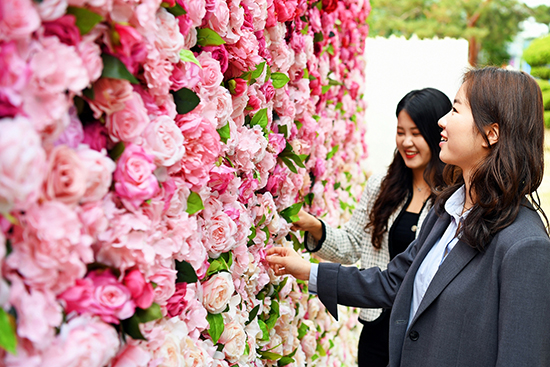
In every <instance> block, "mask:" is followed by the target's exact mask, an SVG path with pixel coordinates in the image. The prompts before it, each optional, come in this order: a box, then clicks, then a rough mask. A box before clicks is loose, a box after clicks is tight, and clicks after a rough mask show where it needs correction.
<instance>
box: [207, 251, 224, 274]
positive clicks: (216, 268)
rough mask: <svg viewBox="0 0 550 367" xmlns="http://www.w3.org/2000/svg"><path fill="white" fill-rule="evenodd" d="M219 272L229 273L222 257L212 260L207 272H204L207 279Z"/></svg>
mask: <svg viewBox="0 0 550 367" xmlns="http://www.w3.org/2000/svg"><path fill="white" fill-rule="evenodd" d="M220 271H229V266H228V265H227V262H226V261H225V259H224V258H223V257H221V256H220V257H218V258H217V259H214V260H212V262H211V263H210V266H209V267H208V270H207V271H206V276H207V277H209V276H211V275H213V274H216V273H219V272H220Z"/></svg>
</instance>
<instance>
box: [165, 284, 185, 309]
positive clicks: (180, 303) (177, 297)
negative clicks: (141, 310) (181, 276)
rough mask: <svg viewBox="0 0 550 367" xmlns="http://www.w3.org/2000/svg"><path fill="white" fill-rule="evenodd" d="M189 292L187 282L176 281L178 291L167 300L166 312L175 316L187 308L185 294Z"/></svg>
mask: <svg viewBox="0 0 550 367" xmlns="http://www.w3.org/2000/svg"><path fill="white" fill-rule="evenodd" d="M186 293H187V283H176V291H175V292H174V294H173V295H172V297H170V299H169V300H168V301H167V302H166V312H167V313H168V316H170V317H175V316H179V315H181V313H182V312H183V311H184V310H185V309H186V308H187V301H186V299H185V294H186Z"/></svg>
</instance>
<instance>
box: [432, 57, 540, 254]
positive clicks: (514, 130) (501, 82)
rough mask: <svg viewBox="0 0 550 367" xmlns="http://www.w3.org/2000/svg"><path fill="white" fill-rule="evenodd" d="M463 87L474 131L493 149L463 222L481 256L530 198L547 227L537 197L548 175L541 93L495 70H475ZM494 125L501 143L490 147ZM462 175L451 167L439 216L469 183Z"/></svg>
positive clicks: (522, 78) (529, 82) (528, 80)
mask: <svg viewBox="0 0 550 367" xmlns="http://www.w3.org/2000/svg"><path fill="white" fill-rule="evenodd" d="M463 82H464V88H465V94H466V99H467V102H468V104H469V105H470V108H471V110H472V115H473V118H474V123H475V126H476V128H477V130H478V131H479V133H480V134H481V135H482V136H483V137H484V139H485V141H486V142H487V143H488V146H489V149H490V150H489V153H488V155H487V157H486V158H485V159H484V161H483V162H481V163H480V164H479V165H478V166H477V167H476V168H475V171H474V172H473V174H472V175H471V182H470V197H472V198H473V199H474V201H475V203H474V205H473V206H472V208H471V211H470V212H469V213H468V216H467V217H466V219H465V220H464V225H463V226H462V230H461V236H462V237H461V238H462V240H463V241H465V242H466V243H468V244H469V245H470V246H472V247H474V248H477V249H478V250H480V251H482V250H484V249H485V247H486V246H487V245H488V244H489V242H490V241H491V239H492V238H493V236H494V235H495V234H496V233H497V232H498V231H499V230H501V229H503V228H506V227H507V226H509V225H510V224H511V223H512V222H513V221H514V220H515V219H516V217H517V215H518V212H519V209H520V206H521V205H522V201H523V200H524V198H525V197H526V196H528V197H529V198H530V200H531V203H532V204H533V206H534V207H535V209H537V210H539V211H540V212H541V215H542V216H543V217H544V219H545V221H546V225H547V226H548V219H547V218H546V215H545V214H544V211H543V210H542V208H541V207H540V202H539V200H538V195H537V194H536V190H537V188H538V187H539V186H540V184H541V182H542V177H543V171H544V119H543V103H542V92H541V90H540V87H539V86H538V84H537V82H536V81H535V80H534V79H533V78H532V77H531V76H530V75H528V74H526V73H524V72H519V71H510V70H504V69H499V68H495V67H487V68H483V69H474V70H470V71H468V72H467V73H466V74H465V75H464V80H463ZM494 123H496V124H498V127H499V139H498V141H497V142H496V143H495V144H493V145H490V144H489V140H488V138H487V136H486V134H485V130H484V128H485V127H487V126H491V125H492V124H494ZM461 173H462V172H461V171H460V168H458V167H456V166H452V165H449V166H447V167H446V169H445V172H444V175H445V179H446V180H447V181H448V183H449V186H448V187H447V188H446V189H444V190H443V191H442V192H441V194H440V195H439V196H438V198H437V200H436V203H435V208H436V211H437V213H440V214H441V213H442V212H443V210H444V205H445V202H446V201H447V199H448V198H449V197H450V196H451V195H452V194H453V193H454V192H455V191H456V190H457V188H459V187H460V186H462V185H463V184H464V178H463V177H462V174H461Z"/></svg>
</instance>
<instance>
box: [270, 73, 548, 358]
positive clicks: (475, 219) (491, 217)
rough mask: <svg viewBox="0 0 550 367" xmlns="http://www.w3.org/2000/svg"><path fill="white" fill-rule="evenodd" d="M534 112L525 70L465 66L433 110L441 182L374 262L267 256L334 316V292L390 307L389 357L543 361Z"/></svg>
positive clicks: (538, 102)
mask: <svg viewBox="0 0 550 367" xmlns="http://www.w3.org/2000/svg"><path fill="white" fill-rule="evenodd" d="M542 112H543V104H542V93H541V90H540V88H539V87H538V85H537V83H536V82H535V80H534V79H533V78H532V77H531V76H529V75H528V74H526V73H523V72H516V71H509V70H504V69H498V68H484V69H475V70H470V71H468V72H467V73H466V74H465V76H464V81H463V84H462V86H461V87H460V89H459V91H458V93H457V95H456V98H455V100H454V103H453V108H452V111H451V112H450V113H449V114H447V115H445V116H444V117H443V118H441V119H440V121H439V125H440V126H441V128H442V129H443V130H442V133H441V142H440V147H441V153H440V157H441V160H442V161H443V162H445V163H447V165H448V166H447V167H446V169H445V178H446V180H447V181H448V184H449V185H448V186H447V188H445V189H444V190H442V191H441V193H439V194H438V195H437V198H436V201H435V204H434V209H433V210H432V211H431V212H430V213H429V214H428V216H427V218H426V220H425V221H424V224H423V226H422V230H421V231H420V234H419V235H418V238H417V239H416V240H415V241H413V243H411V245H410V246H409V247H408V248H407V249H406V250H405V251H404V252H403V253H401V254H400V255H397V256H396V257H395V258H394V259H393V260H392V261H391V262H390V263H389V264H388V267H387V269H386V270H385V271H381V270H380V269H379V268H369V269H363V270H359V269H357V268H354V267H343V266H341V265H340V264H334V263H321V264H318V265H316V264H310V263H309V262H308V261H306V260H304V259H303V258H302V257H301V256H300V255H299V254H297V253H296V252H295V251H293V250H292V249H288V248H280V247H277V248H271V249H269V250H268V255H269V256H268V261H269V263H270V265H271V267H272V268H273V269H274V271H275V273H276V274H277V275H282V274H292V275H294V276H295V277H296V278H298V279H303V280H309V289H310V290H311V291H312V292H316V293H317V294H318V295H319V298H320V300H321V301H322V302H323V303H324V304H325V306H326V307H327V309H328V310H329V311H330V312H331V313H332V314H333V315H334V316H335V317H337V308H336V305H337V304H338V303H339V304H343V305H347V306H356V307H369V308H370V307H392V313H391V318H390V332H389V338H390V346H389V350H390V360H389V366H390V367H397V366H402V367H404V366H423V367H447V366H448V367H450V366H480V367H481V366H483V367H491V366H550V343H549V339H548V335H549V334H550V239H549V238H548V233H547V229H546V228H545V225H544V223H543V221H542V219H541V217H542V218H544V220H545V222H546V225H548V220H547V219H546V215H545V214H544V212H543V210H542V209H541V208H540V205H539V203H538V197H537V195H536V189H537V188H538V187H539V185H540V184H541V181H542V177H543V167H544V162H543V154H544V151H543V141H544V121H543V113H542ZM537 211H538V212H537Z"/></svg>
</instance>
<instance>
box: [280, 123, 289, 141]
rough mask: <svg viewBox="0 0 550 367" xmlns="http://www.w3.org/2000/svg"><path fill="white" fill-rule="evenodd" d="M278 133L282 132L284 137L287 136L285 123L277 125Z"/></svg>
mask: <svg viewBox="0 0 550 367" xmlns="http://www.w3.org/2000/svg"><path fill="white" fill-rule="evenodd" d="M279 134H283V135H284V136H285V138H287V137H288V128H287V126H286V125H280V126H279Z"/></svg>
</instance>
